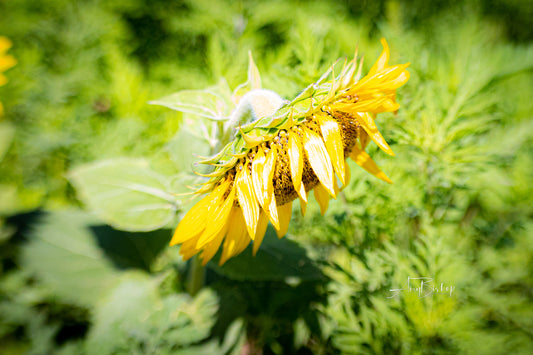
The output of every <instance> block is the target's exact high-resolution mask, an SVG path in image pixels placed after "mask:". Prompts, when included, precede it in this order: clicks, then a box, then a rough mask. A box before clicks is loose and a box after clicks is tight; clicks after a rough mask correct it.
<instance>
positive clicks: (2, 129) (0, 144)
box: [0, 122, 15, 161]
mask: <svg viewBox="0 0 533 355" xmlns="http://www.w3.org/2000/svg"><path fill="white" fill-rule="evenodd" d="M14 136H15V127H13V125H12V124H10V123H9V122H2V123H0V161H2V159H3V158H4V155H5V154H6V153H7V150H8V149H9V146H10V145H11V142H12V141H13V137H14Z"/></svg>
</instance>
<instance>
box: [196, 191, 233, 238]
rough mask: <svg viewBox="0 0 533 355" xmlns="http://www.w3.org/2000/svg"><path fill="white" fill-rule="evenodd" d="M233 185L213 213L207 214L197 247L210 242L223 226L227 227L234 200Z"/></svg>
mask: <svg viewBox="0 0 533 355" xmlns="http://www.w3.org/2000/svg"><path fill="white" fill-rule="evenodd" d="M235 190H236V189H235V187H233V188H232V189H231V191H230V193H229V195H228V197H227V198H226V200H224V201H223V202H222V203H220V204H219V205H218V206H217V208H216V209H215V210H214V211H213V213H210V214H209V217H208V221H207V225H206V227H205V230H204V231H203V233H202V235H201V236H200V238H198V242H197V244H196V247H197V248H203V247H204V246H205V245H206V244H207V243H209V242H211V241H212V240H213V239H214V238H215V237H216V236H217V235H218V234H219V233H220V231H221V230H223V228H224V227H227V223H228V218H229V215H230V212H231V208H232V207H233V203H234V202H235Z"/></svg>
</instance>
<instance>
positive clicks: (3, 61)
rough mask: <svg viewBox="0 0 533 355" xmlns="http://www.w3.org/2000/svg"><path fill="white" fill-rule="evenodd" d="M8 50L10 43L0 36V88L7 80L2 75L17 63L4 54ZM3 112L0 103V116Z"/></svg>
mask: <svg viewBox="0 0 533 355" xmlns="http://www.w3.org/2000/svg"><path fill="white" fill-rule="evenodd" d="M9 48H11V41H10V40H9V39H7V38H6V37H2V36H0V86H2V85H4V84H5V83H7V78H6V77H5V75H3V74H2V73H3V72H4V71H6V70H8V69H9V68H11V67H12V66H14V65H15V64H16V63H17V61H16V60H15V58H13V57H12V56H10V55H7V54H6V52H7V50H8V49H9ZM3 112H4V108H3V106H2V103H1V102H0V116H2V115H3Z"/></svg>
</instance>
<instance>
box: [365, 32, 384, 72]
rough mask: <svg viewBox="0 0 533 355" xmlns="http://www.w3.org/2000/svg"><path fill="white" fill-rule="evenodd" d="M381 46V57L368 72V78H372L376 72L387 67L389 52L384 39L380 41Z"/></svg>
mask: <svg viewBox="0 0 533 355" xmlns="http://www.w3.org/2000/svg"><path fill="white" fill-rule="evenodd" d="M381 45H382V46H383V51H382V52H381V55H380V56H379V58H378V60H377V61H376V63H374V65H373V66H372V68H370V71H369V72H368V74H367V75H368V76H373V75H375V74H376V73H377V72H379V71H381V70H383V69H385V68H386V67H387V63H388V62H389V57H390V51H389V45H388V44H387V41H386V40H385V38H382V39H381Z"/></svg>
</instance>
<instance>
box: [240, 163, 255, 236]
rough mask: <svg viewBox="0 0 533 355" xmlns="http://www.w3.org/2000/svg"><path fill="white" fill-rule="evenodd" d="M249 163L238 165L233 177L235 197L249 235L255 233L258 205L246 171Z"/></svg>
mask: <svg viewBox="0 0 533 355" xmlns="http://www.w3.org/2000/svg"><path fill="white" fill-rule="evenodd" d="M248 166H249V163H248V162H246V164H245V165H244V166H242V165H240V166H239V168H238V169H240V170H238V171H237V175H236V177H235V186H236V188H237V199H238V201H239V205H240V206H241V209H242V213H243V215H244V220H245V221H246V227H247V228H248V233H249V234H250V235H251V236H254V235H255V229H256V228H257V220H258V219H259V205H258V204H257V200H256V198H255V193H254V191H253V182H252V178H251V177H250V174H249V171H248Z"/></svg>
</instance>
